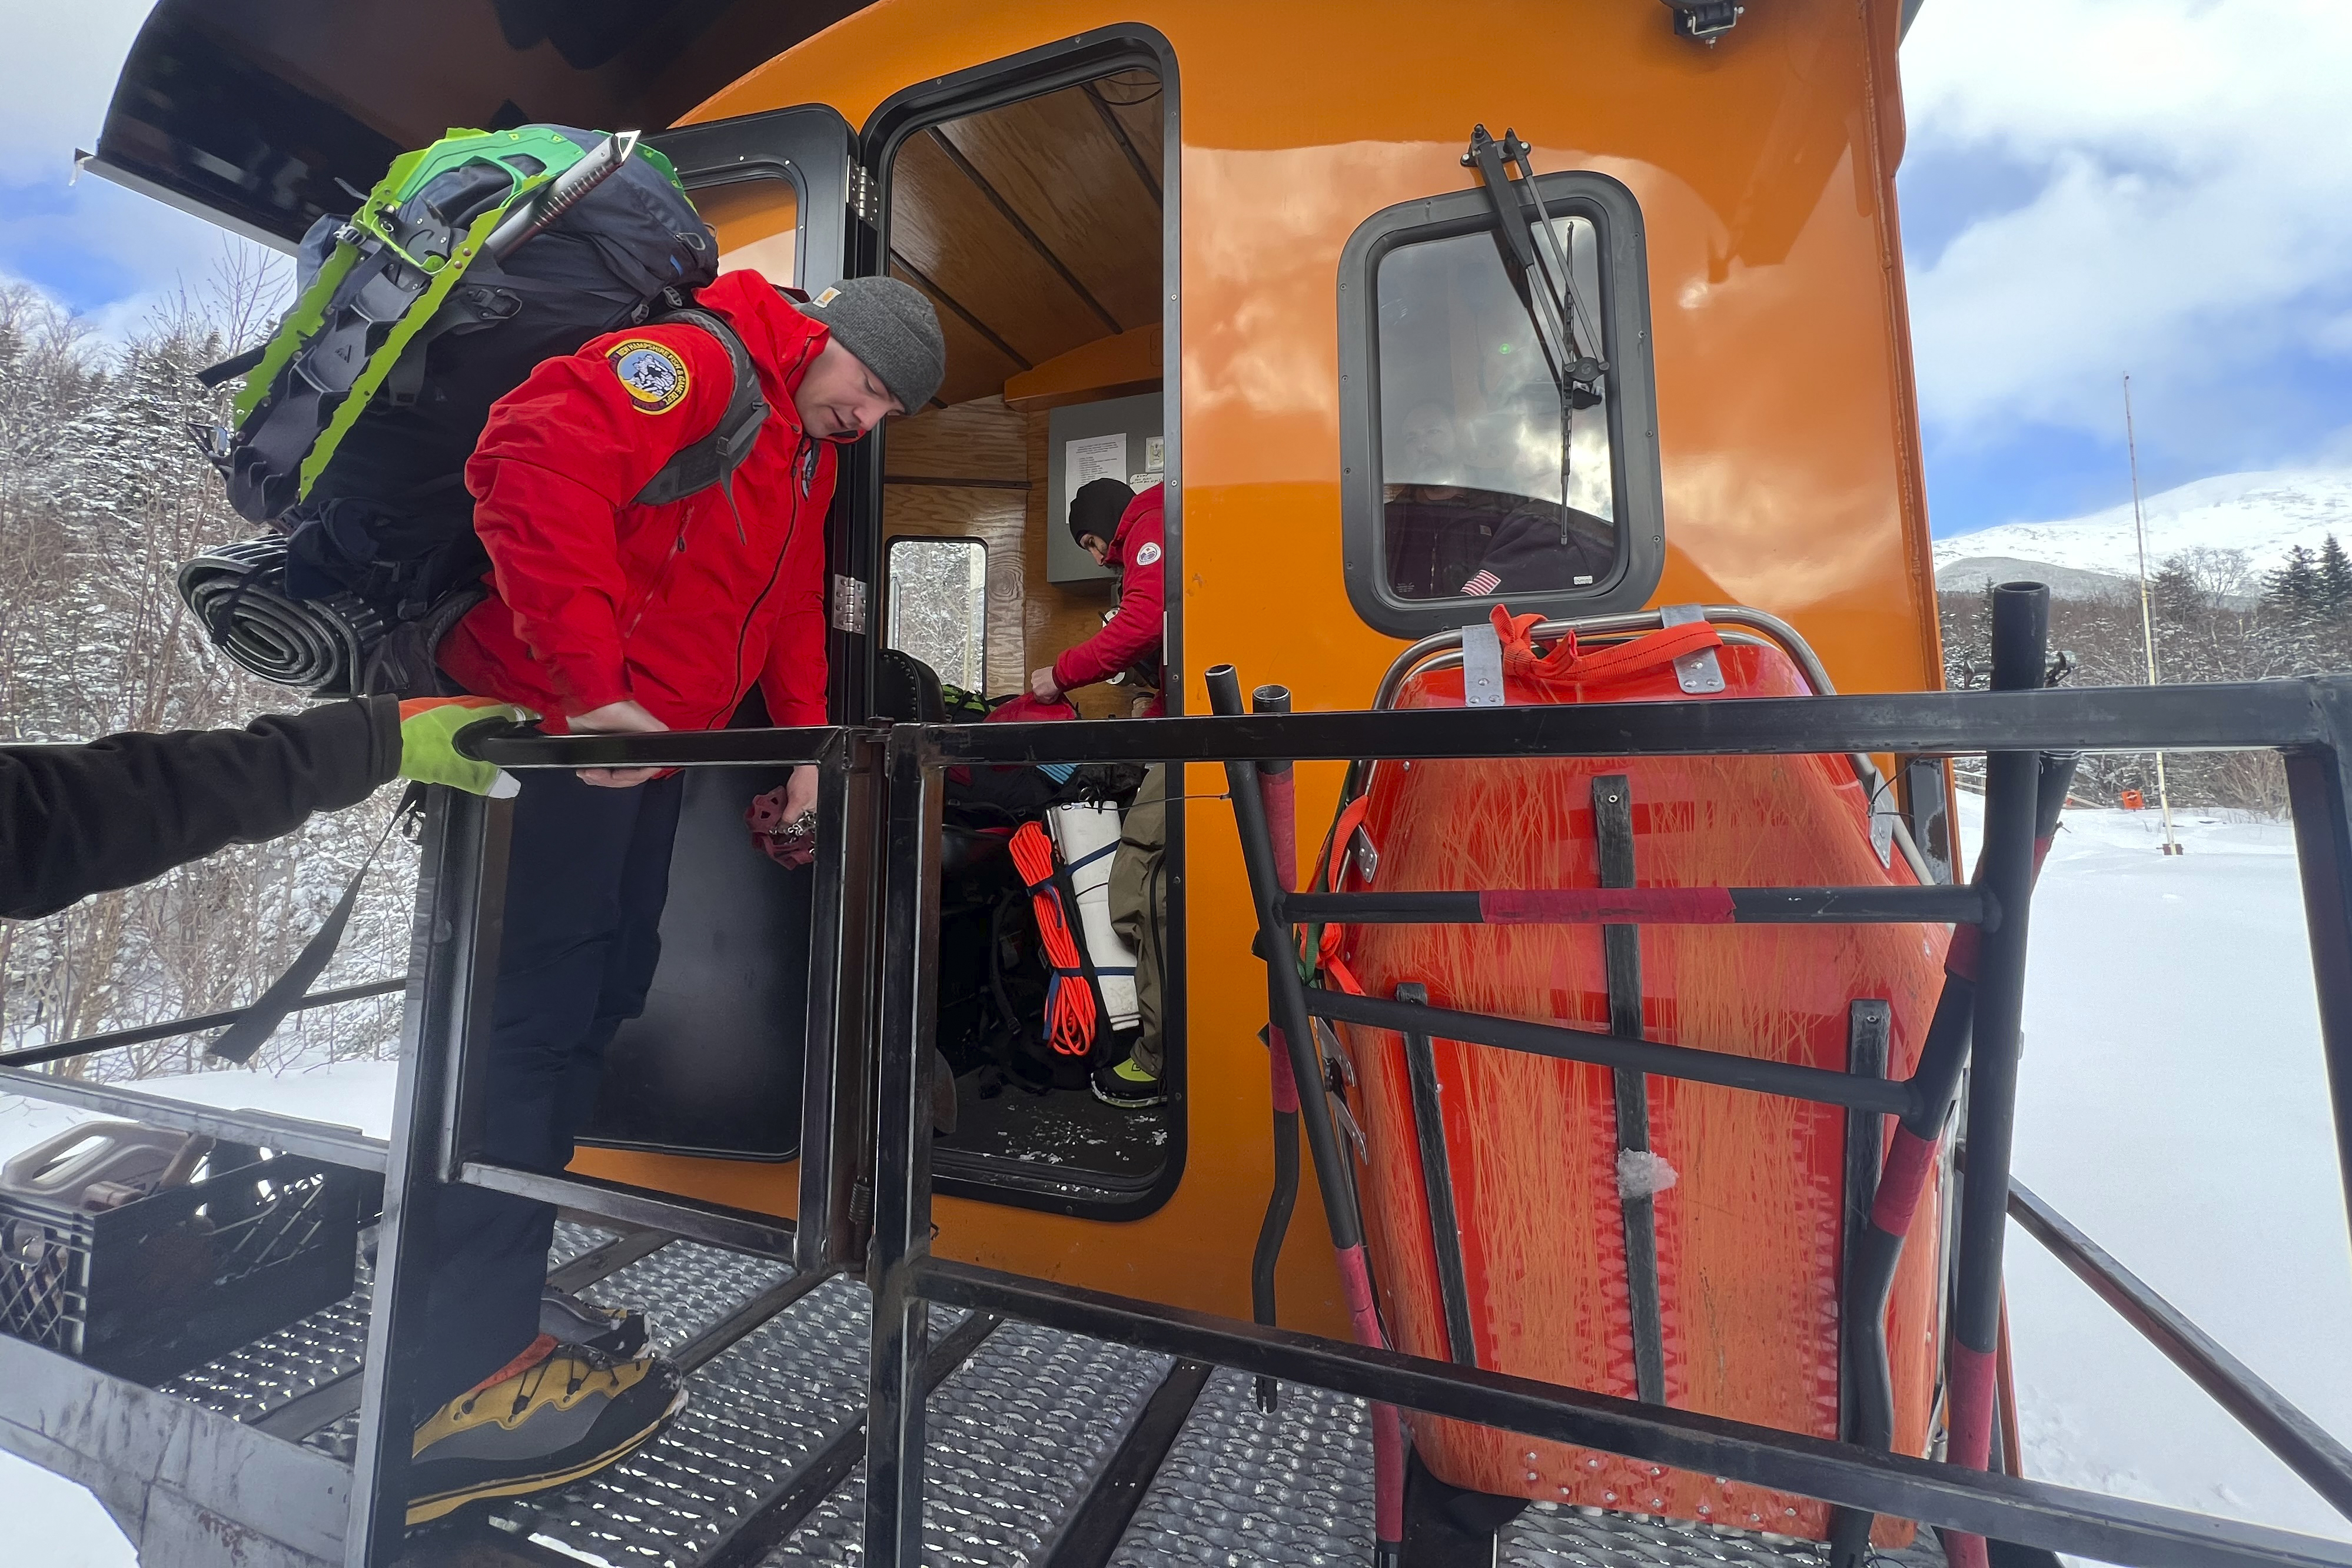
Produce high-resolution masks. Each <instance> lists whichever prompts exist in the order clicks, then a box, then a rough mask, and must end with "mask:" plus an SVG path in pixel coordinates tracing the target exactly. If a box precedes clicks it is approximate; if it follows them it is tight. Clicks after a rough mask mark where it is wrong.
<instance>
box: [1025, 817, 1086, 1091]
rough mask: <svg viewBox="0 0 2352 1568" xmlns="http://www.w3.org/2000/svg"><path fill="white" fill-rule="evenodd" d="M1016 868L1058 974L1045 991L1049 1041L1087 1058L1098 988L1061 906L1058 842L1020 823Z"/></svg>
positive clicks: (1039, 829)
mask: <svg viewBox="0 0 2352 1568" xmlns="http://www.w3.org/2000/svg"><path fill="white" fill-rule="evenodd" d="M1013 868H1014V869H1015V870H1018V871H1019V872H1020V873H1021V879H1022V880H1023V881H1024V882H1026V883H1027V884H1028V885H1029V904H1030V907H1031V909H1033V910H1035V911H1036V915H1037V934H1038V936H1039V937H1040V938H1042V939H1043V940H1044V942H1045V962H1046V963H1047V964H1048V965H1049V966H1051V967H1052V969H1053V971H1054V979H1053V983H1052V984H1050V985H1048V986H1047V987H1046V990H1045V1038H1046V1040H1047V1041H1048V1042H1049V1043H1050V1044H1051V1045H1052V1046H1053V1047H1054V1049H1055V1051H1056V1052H1057V1053H1059V1054H1060V1055H1062V1056H1066V1057H1082V1056H1085V1055H1086V1054H1087V1052H1088V1051H1090V1050H1092V1049H1093V1048H1094V1043H1095V989H1094V987H1093V986H1092V985H1089V984H1087V972H1086V962H1085V960H1084V959H1082V958H1080V957H1079V955H1078V939H1077V938H1076V936H1074V935H1072V934H1071V931H1070V921H1069V917H1068V913H1067V911H1066V910H1064V909H1063V908H1062V890H1061V889H1060V888H1059V887H1058V886H1056V885H1055V881H1054V841H1053V840H1052V839H1051V838H1048V837H1045V828H1043V827H1041V826H1038V825H1037V824H1036V823H1034V822H1024V823H1023V824H1022V825H1021V826H1020V828H1019V829H1018V830H1017V831H1016V832H1015V833H1014V834H1013Z"/></svg>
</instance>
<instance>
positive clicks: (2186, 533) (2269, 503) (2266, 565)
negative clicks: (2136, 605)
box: [1936, 468, 2352, 581]
mask: <svg viewBox="0 0 2352 1568" xmlns="http://www.w3.org/2000/svg"><path fill="white" fill-rule="evenodd" d="M2140 515H2141V519H2142V521H2144V522H2145V524H2146V531H2147V563H2148V569H2149V570H2150V571H2154V570H2155V569H2156V567H2157V566H2158V564H2160V563H2162V562H2164V561H2165V560H2166V559H2167V558H2168V557H2169V556H2172V555H2175V554H2178V553H2179V552H2181V551H2184V550H2194V549H2199V548H2214V549H2221V550H2242V551H2244V552H2246V560H2247V564H2249V565H2250V566H2252V568H2253V569H2254V570H2255V571H2256V572H2267V571H2270V570H2271V569H2273V567H2276V566H2278V565H2279V564H2280V563H2283V562H2284V561H2285V559H2286V555H2287V552H2288V551H2289V550H2291V549H2293V548H2294V547H2295V546H2296V545H2301V546H2303V547H2304V548H2305V549H2306V550H2310V551H2313V552H2316V551H2317V550H2318V549H2319V547H2320V544H2321V542H2323V541H2325V540H2326V537H2327V536H2328V535H2329V534H2331V533H2333V534H2336V535H2337V536H2339V537H2340V538H2341V539H2343V540H2344V541H2345V542H2347V544H2352V472H2347V471H2345V470H2343V469H2340V468H2325V469H2308V468H2305V469H2294V468H2289V469H2277V470H2272V471H2268V472H2262V473H2248V474H2220V475H2217V476H2215V477H2214V478H2212V479H2198V480H2195V481H2193V482H2191V483H2189V484H2185V485H2181V486H2179V487H2178V488H2177V489H2168V490H2164V491H2161V492H2159V493H2158V494H2156V495H2152V496H2149V497H2147V498H2146V500H2144V501H2143V503H2142V504H2141V507H2140ZM1979 555H1982V556H2012V557H2016V558H2018V559H2021V560H2024V561H2029V562H2045V563H2049V564H2051V565H2053V566H2063V567H2071V568H2074V569H2075V570H2077V571H2084V572H2099V573H2104V574H2106V575H2108V576H2111V577H2127V578H2130V579H2132V580H2134V581H2137V579H2138V576H2139V532H2138V531H2137V529H2135V527H2134V526H2133V521H2132V508H2131V503H2130V502H2128V501H2126V502H2125V503H2123V504H2122V505H2120V506H2112V507H2109V508H2107V509H2106V510H2104V511H2095V512H2092V513H2090V514H2089V515H2088V516H2085V517H2077V518H2070V519H2068V520H2066V521H2063V522H2005V523H2001V524H2000V525H1998V526H1996V527H1992V528H1980V529H1979V530H1977V531H1975V532H1974V533H1958V534H1953V535H1951V536H1949V537H1948V538H1944V539H1939V540H1937V541H1936V564H1937V566H1938V567H1939V568H1940V567H1943V566H1947V565H1949V564H1951V563H1954V562H1957V561H1961V560H1964V559H1966V558H1968V557H1969V556H1979ZM1939 575H1940V574H1939Z"/></svg>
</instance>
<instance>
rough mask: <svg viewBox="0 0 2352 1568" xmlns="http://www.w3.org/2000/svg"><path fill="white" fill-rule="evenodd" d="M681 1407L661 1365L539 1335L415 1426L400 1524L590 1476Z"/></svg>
mask: <svg viewBox="0 0 2352 1568" xmlns="http://www.w3.org/2000/svg"><path fill="white" fill-rule="evenodd" d="M685 1408H686V1390H685V1388H684V1387H683V1385H682V1384H681V1383H680V1381H679V1377H678V1371H677V1367H675V1366H674V1365H672V1364H671V1363H668V1362H666V1361H663V1360H661V1359H660V1358H659V1357H657V1356H641V1357H639V1358H638V1359H636V1360H635V1361H621V1360H618V1359H616V1358H614V1357H613V1356H609V1355H606V1354H604V1352H601V1351H593V1350H589V1349H586V1348H585V1347H583V1346H580V1345H566V1344H558V1343H557V1342H555V1341H554V1339H553V1338H551V1336H549V1335H546V1334H541V1336H540V1337H539V1338H538V1340H537V1341H535V1342H533V1343H532V1345H531V1347H530V1349H529V1350H527V1351H525V1352H523V1353H522V1354H521V1355H520V1356H517V1357H516V1358H515V1359H514V1360H513V1361H511V1362H509V1363H507V1364H506V1365H505V1366H503V1367H501V1368H499V1370H498V1371H497V1372H495V1373H491V1374H490V1376H489V1377H488V1379H486V1380H484V1381H483V1382H482V1383H479V1384H476V1385H475V1386H474V1387H473V1388H472V1389H470V1390H468V1391H467V1392H466V1393H464V1394H459V1395H458V1396H457V1398H455V1399H453V1400H451V1401H450V1402H449V1403H448V1404H446V1405H443V1406H442V1407H441V1408H440V1409H439V1410H437V1411H436V1412H435V1413H434V1415H433V1418H432V1419H431V1420H429V1421H427V1422H425V1425H423V1426H419V1427H418V1428H417V1429H416V1440H415V1447H414V1448H413V1449H412V1450H411V1454H412V1458H411V1460H410V1468H409V1494H408V1497H409V1500H408V1523H409V1525H410V1526H411V1527H412V1528H413V1527H415V1526H416V1525H420V1524H425V1523H427V1522H429V1521H433V1520H436V1519H439V1518H441V1517H442V1516H443V1515H445V1514H448V1513H452V1512H455V1511H456V1510H457V1509H460V1508H462V1507H464V1506H465V1505H466V1504H467V1503H469V1502H475V1501H478V1500H482V1499H486V1498H502V1497H523V1496H527V1495H528V1494H530V1493H531V1492H542V1491H550V1490H552V1489H555V1488H557V1487H561V1486H566V1485H569V1484H570V1483H572V1482H573V1481H576V1480H579V1479H581V1478H582V1477H583V1476H592V1475H594V1474H595V1473H596V1472H597V1471H599V1470H601V1469H604V1468H606V1467H607V1466H610V1465H614V1464H617V1463H618V1462H620V1461H621V1460H622V1459H625V1458H627V1457H628V1456H629V1455H630V1454H632V1453H634V1452H635V1450H636V1449H637V1448H638V1447H640V1446H642V1445H643V1444H644V1443H645V1442H646V1439H647V1438H649V1437H651V1436H653V1435H654V1434H655V1433H656V1432H658V1431H660V1430H661V1429H662V1427H663V1426H667V1424H668V1422H669V1418H670V1417H671V1416H673V1415H677V1413H678V1412H679V1411H680V1410H683V1409H685Z"/></svg>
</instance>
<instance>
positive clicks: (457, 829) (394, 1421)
mask: <svg viewBox="0 0 2352 1568" xmlns="http://www.w3.org/2000/svg"><path fill="white" fill-rule="evenodd" d="M512 815H513V811H512V808H511V807H510V806H509V805H507V804H506V803H505V802H503V801H488V800H484V799H481V798H479V797H478V796H475V795H465V794H461V793H459V792H458V791H456V790H451V789H447V788H441V787H436V789H435V790H434V791H433V794H432V799H431V804H430V807H429V809H428V810H427V812H426V814H425V852H424V858H423V861H422V864H421V867H420V869H419V871H418V875H417V888H416V915H415V921H414V923H413V925H412V927H411V933H410V937H409V957H408V975H409V980H408V995H407V1002H406V1006H405V1009H404V1020H403V1024H402V1028H401V1048H400V1078H399V1085H398V1088H397V1089H396V1090H395V1091H394V1100H393V1123H392V1147H391V1151H390V1154H389V1158H388V1160H387V1162H386V1163H385V1167H384V1181H383V1220H382V1222H381V1223H380V1224H379V1226H378V1227H377V1230H376V1261H375V1287H374V1290H373V1299H372V1301H371V1304H370V1310H369V1314H368V1332H367V1362H366V1365H365V1367H364V1368H363V1370H362V1373H361V1374H360V1412H359V1415H360V1427H359V1446H358V1450H357V1452H356V1454H355V1455H354V1456H353V1458H352V1499H351V1526H350V1530H349V1531H348V1532H347V1533H346V1534H345V1536H344V1538H343V1562H344V1563H345V1568H377V1565H379V1564H383V1563H391V1562H392V1561H393V1560H394V1558H396V1557H398V1556H399V1555H400V1552H401V1542H402V1537H403V1534H404V1531H405V1529H406V1525H407V1517H408V1455H409V1447H410V1437H411V1434H412V1433H413V1432H414V1431H415V1417H414V1414H413V1412H412V1411H411V1410H410V1408H409V1399H408V1382H409V1363H410V1362H411V1360H412V1352H413V1351H414V1348H415V1344H416V1342H417V1339H418V1337H419V1335H420V1334H421V1333H422V1331H423V1329H424V1322H425V1286H426V1282H427V1280H428V1279H429V1278H430V1275H431V1270H432V1262H433V1252H434V1245H435V1241H434V1235H433V1220H432V1216H433V1209H434V1206H435V1205H434V1204H433V1202H432V1197H433V1192H434V1189H435V1188H436V1187H437V1186H438V1185H439V1184H440V1182H441V1180H442V1172H441V1170H440V1166H441V1163H442V1162H443V1160H444V1159H445V1158H446V1157H447V1155H448V1154H449V1153H450V1152H451V1148H452V1144H453V1142H454V1137H455V1134H454V1123H453V1120H452V1118H453V1114H454V1110H455V1107H454V1105H453V1103H452V1101H453V1100H454V1090H455V1088H456V1082H455V1079H456V1072H457V1064H458V1063H459V1062H460V1061H462V1060H463V1058H464V1057H465V1054H466V1045H467V1039H468V1038H469V1037H472V1036H474V1035H475V1034H476V1033H477V1032H478V1031H479V1032H485V1033H486V1032H487V1031H488V1023H489V1007H490V1000H491V994H492V993H493V991H494V990H495V988H496V987H495V977H496V975H497V973H498V963H499V922H500V919H501V915H502V912H503V910H504V908H505V902H506V881H507V831H508V824H509V820H510V818H511V817H512Z"/></svg>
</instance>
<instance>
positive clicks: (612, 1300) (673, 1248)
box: [580, 1241, 793, 1354]
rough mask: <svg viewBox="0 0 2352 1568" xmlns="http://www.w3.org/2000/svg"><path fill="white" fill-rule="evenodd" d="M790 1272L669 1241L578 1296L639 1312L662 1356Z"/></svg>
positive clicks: (777, 1264)
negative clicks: (643, 1314)
mask: <svg viewBox="0 0 2352 1568" xmlns="http://www.w3.org/2000/svg"><path fill="white" fill-rule="evenodd" d="M792 1271H793V1270H792V1266H791V1265H790V1264H788V1263H785V1262H783V1261H782V1260H781V1259H778V1258H753V1257H751V1256H749V1255H748V1254H745V1253H740V1252H729V1251H726V1250H725V1249H724V1248H721V1247H705V1246H704V1245H702V1243H700V1242H698V1241H673V1242H671V1243H670V1244H669V1245H668V1246H667V1247H663V1248H662V1249H661V1250H660V1251H659V1252H656V1253H653V1254H651V1255H649V1256H647V1257H645V1258H639V1259H637V1261H635V1263H632V1264H630V1265H629V1266H628V1267H627V1268H624V1269H622V1270H621V1271H620V1272H619V1273H617V1274H614V1275H611V1276H609V1277H608V1278H605V1279H599V1280H598V1281H596V1283H594V1284H593V1285H591V1286H589V1287H588V1288H587V1289H584V1290H583V1291H581V1292H580V1298H581V1300H583V1301H593V1302H595V1303H596V1304H597V1305H598V1306H600V1307H642V1308H644V1309H645V1313H646V1334H647V1335H648V1337H649V1338H650V1339H651V1340H652V1342H653V1348H654V1349H655V1350H656V1351H659V1352H662V1353H663V1354H667V1353H668V1352H672V1351H675V1350H676V1349H677V1348H678V1346H680V1345H682V1344H684V1343H686V1342H688V1340H690V1339H692V1338H694V1336H695V1335H697V1334H698V1333H700V1332H702V1331H703V1330H705V1329H707V1328H709V1327H710V1326H711V1325H712V1324H713V1323H716V1322H718V1321H719V1320H720V1319H721V1318H724V1317H726V1316H727V1315H728V1314H730V1312H733V1311H734V1310H736V1309H738V1308H739V1307H741V1306H742V1305H743V1304H744V1303H745V1302H747V1301H749V1300H751V1298H752V1297H754V1296H757V1295H758V1294H760V1292H761V1291H762V1290H765V1289H768V1288H769V1287H771V1286H772V1285H776V1284H779V1283H781V1282H782V1280H783V1279H784V1277H785V1276H786V1275H788V1274H790V1273H791V1272H792Z"/></svg>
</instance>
